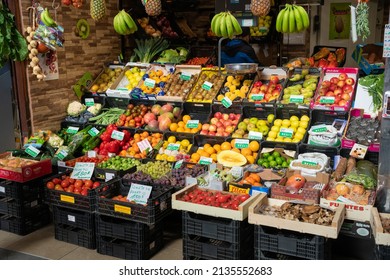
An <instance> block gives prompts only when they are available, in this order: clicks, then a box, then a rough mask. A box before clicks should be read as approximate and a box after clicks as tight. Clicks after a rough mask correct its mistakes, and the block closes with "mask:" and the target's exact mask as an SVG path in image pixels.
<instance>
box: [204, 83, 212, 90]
mask: <svg viewBox="0 0 390 280" xmlns="http://www.w3.org/2000/svg"><path fill="white" fill-rule="evenodd" d="M212 87H213V84H212V83H210V82H207V81H206V82H204V83H203V85H202V88H203V89H205V90H210V89H211V88H212Z"/></svg>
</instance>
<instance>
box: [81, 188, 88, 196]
mask: <svg viewBox="0 0 390 280" xmlns="http://www.w3.org/2000/svg"><path fill="white" fill-rule="evenodd" d="M80 194H81V195H84V196H87V195H88V189H83V190H82V191H81V193H80Z"/></svg>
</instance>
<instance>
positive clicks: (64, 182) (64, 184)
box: [61, 179, 69, 189]
mask: <svg viewBox="0 0 390 280" xmlns="http://www.w3.org/2000/svg"><path fill="white" fill-rule="evenodd" d="M68 186H69V181H68V180H67V179H65V180H64V181H62V182H61V187H63V188H64V189H65V188H67V187H68Z"/></svg>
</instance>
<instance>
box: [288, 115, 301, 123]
mask: <svg viewBox="0 0 390 280" xmlns="http://www.w3.org/2000/svg"><path fill="white" fill-rule="evenodd" d="M290 121H291V122H294V121H299V118H298V117H297V116H291V118H290Z"/></svg>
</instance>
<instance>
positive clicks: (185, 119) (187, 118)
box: [183, 115, 191, 123]
mask: <svg viewBox="0 0 390 280" xmlns="http://www.w3.org/2000/svg"><path fill="white" fill-rule="evenodd" d="M190 119H191V117H190V116H189V115H184V116H183V122H184V123H187V122H188V121H189V120H190Z"/></svg>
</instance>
